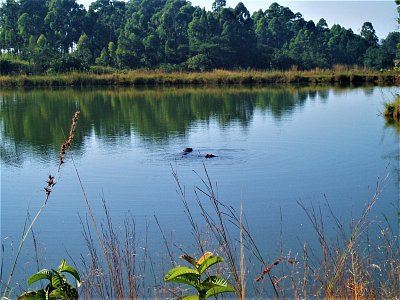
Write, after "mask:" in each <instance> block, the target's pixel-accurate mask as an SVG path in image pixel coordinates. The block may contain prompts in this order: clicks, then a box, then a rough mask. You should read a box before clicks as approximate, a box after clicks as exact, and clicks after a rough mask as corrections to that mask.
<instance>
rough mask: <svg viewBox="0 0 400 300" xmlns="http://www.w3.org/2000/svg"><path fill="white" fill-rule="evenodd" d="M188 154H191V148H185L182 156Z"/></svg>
mask: <svg viewBox="0 0 400 300" xmlns="http://www.w3.org/2000/svg"><path fill="white" fill-rule="evenodd" d="M190 152H193V148H189V147H187V148H185V149H184V150H183V155H186V154H188V153H190Z"/></svg>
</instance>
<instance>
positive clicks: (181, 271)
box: [164, 267, 200, 282]
mask: <svg viewBox="0 0 400 300" xmlns="http://www.w3.org/2000/svg"><path fill="white" fill-rule="evenodd" d="M186 274H193V275H196V276H197V277H200V274H199V272H198V271H197V270H194V269H191V268H188V267H175V268H173V269H171V270H169V271H168V273H167V274H166V275H165V277H164V280H165V281H167V282H169V281H172V280H173V279H174V278H176V277H178V276H182V275H186Z"/></svg>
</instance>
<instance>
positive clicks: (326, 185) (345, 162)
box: [0, 86, 399, 290]
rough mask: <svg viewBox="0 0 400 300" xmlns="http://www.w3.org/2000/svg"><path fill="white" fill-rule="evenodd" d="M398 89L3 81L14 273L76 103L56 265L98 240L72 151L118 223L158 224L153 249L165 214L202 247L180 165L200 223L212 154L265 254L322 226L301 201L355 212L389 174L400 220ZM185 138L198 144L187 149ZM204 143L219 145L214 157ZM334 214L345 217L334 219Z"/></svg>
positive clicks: (47, 224)
mask: <svg viewBox="0 0 400 300" xmlns="http://www.w3.org/2000/svg"><path fill="white" fill-rule="evenodd" d="M395 91H396V90H395V88H393V87H288V86H284V87H280V86H276V87H230V88H218V87H215V88H203V87H197V88H151V89H133V88H93V89H53V90H49V89H35V90H2V91H0V109H1V111H0V116H1V117H0V122H1V123H0V124H1V140H2V142H1V238H2V241H3V243H4V247H5V252H4V253H3V255H4V257H3V259H4V262H5V266H4V270H3V274H8V272H9V268H10V262H11V261H12V257H13V255H15V251H16V248H17V245H18V243H19V241H20V237H21V234H22V230H23V225H24V221H25V218H26V214H27V212H28V211H29V214H30V216H31V217H33V215H34V214H35V213H36V211H37V210H38V209H39V207H40V206H41V205H42V203H43V200H44V190H43V187H44V186H45V185H46V183H45V180H46V179H47V177H48V175H49V174H55V173H56V171H57V164H58V153H59V149H60V145H61V144H62V142H63V140H64V136H65V135H67V134H68V132H69V127H70V123H71V118H72V116H73V114H74V112H75V111H76V110H80V117H79V120H78V124H77V127H76V135H75V139H74V143H73V145H72V147H71V150H70V151H69V152H68V153H67V155H66V163H65V164H64V165H62V167H61V171H60V175H59V177H58V178H57V184H56V185H55V187H54V189H53V192H52V194H51V197H50V199H49V201H48V203H47V205H46V207H45V209H44V211H43V213H42V215H41V216H40V217H39V219H38V221H37V223H36V224H35V226H34V233H35V234H36V237H37V240H38V252H39V253H40V255H39V263H40V264H41V265H43V266H45V267H51V266H54V267H55V266H58V263H59V261H60V259H61V258H66V259H67V260H69V257H72V258H74V259H76V262H77V264H78V265H79V260H80V255H83V256H85V255H86V253H87V249H86V247H85V241H84V238H83V236H82V233H81V232H82V227H81V225H80V217H79V216H81V217H83V218H85V217H86V216H87V215H88V212H87V208H86V204H85V200H84V197H83V193H82V191H81V188H80V183H79V180H78V177H77V175H76V171H75V168H74V163H73V161H72V158H73V160H74V162H75V165H76V168H77V171H78V173H79V176H80V178H81V180H82V184H83V186H84V189H85V192H86V194H87V196H88V199H89V201H90V204H91V207H92V210H93V212H94V215H95V216H97V217H98V218H99V219H101V218H104V211H103V207H102V199H105V201H106V203H107V205H108V206H109V211H110V214H111V216H112V218H113V222H114V224H115V225H116V227H119V226H122V224H123V219H124V217H125V216H126V215H127V214H131V215H132V216H133V217H134V218H135V220H136V224H137V231H138V236H139V238H138V240H139V242H140V241H143V240H144V239H145V238H146V237H147V236H148V242H147V244H146V245H147V246H148V248H149V251H151V252H152V253H153V257H154V258H156V257H163V256H164V255H165V253H166V252H167V251H166V248H165V245H164V242H163V239H162V238H161V233H160V230H159V229H158V226H157V225H156V222H155V218H154V216H156V217H157V220H158V222H159V224H160V226H161V228H162V230H163V232H164V234H165V235H166V238H167V239H168V242H169V243H170V248H171V251H173V252H174V253H175V254H176V255H179V254H181V250H180V249H184V250H185V251H188V252H189V253H192V252H193V251H194V250H193V245H194V244H195V241H194V238H193V236H192V232H191V229H190V224H189V222H188V219H187V217H186V215H185V212H184V206H183V204H182V202H181V200H180V197H179V195H178V194H177V188H178V186H177V183H176V182H175V180H174V177H173V175H172V170H175V171H176V172H177V174H178V177H179V180H180V182H181V183H182V185H184V186H185V190H186V199H187V201H188V203H189V205H190V207H191V209H192V212H193V216H194V218H195V219H196V221H197V222H199V224H200V225H202V224H203V223H204V222H203V219H202V217H201V214H200V211H199V209H198V207H197V205H196V196H195V193H194V189H195V187H200V188H204V185H203V183H202V179H206V175H205V172H204V168H203V164H204V166H205V167H206V169H207V172H208V174H209V176H210V178H211V182H212V183H213V184H215V186H216V187H215V188H216V192H217V195H218V198H219V200H220V201H221V202H223V203H224V204H226V205H231V206H232V207H234V208H235V209H237V210H239V208H240V205H241V203H242V205H243V210H244V214H245V216H246V218H247V222H248V224H249V227H250V229H251V232H252V235H253V238H254V240H255V241H256V242H257V243H258V245H259V247H260V249H261V251H262V253H263V255H264V256H265V258H266V259H267V260H268V259H269V260H273V259H275V258H276V257H277V256H278V255H279V251H280V250H279V243H280V240H281V238H280V237H281V235H282V236H283V241H284V244H285V245H284V246H285V249H293V251H294V252H299V251H300V249H301V247H302V242H301V241H306V240H313V239H315V233H314V232H313V230H312V228H311V225H310V222H309V221H308V219H307V216H306V214H305V213H304V211H303V210H302V209H301V208H300V206H299V205H298V203H297V202H298V201H300V202H302V203H304V204H305V205H307V206H309V205H316V207H318V205H321V207H322V210H324V209H326V203H327V202H326V201H328V203H329V204H330V206H331V208H332V210H333V212H334V213H335V215H336V216H338V218H340V219H341V220H342V221H343V222H345V223H346V222H348V221H349V220H351V218H353V217H354V216H358V215H359V214H360V213H361V211H362V209H363V208H364V207H365V205H366V203H367V202H368V201H369V200H370V199H371V197H372V195H373V194H374V192H375V187H376V184H377V178H378V177H379V178H386V177H387V179H385V181H384V183H383V186H384V189H383V192H382V194H381V195H380V198H379V200H378V202H377V203H376V205H375V207H374V208H373V211H372V215H373V216H382V215H385V216H386V217H387V219H388V222H389V223H391V224H392V225H396V224H397V223H396V222H397V216H396V212H395V207H398V204H399V181H398V180H399V179H398V172H399V171H398V170H399V168H398V157H399V154H398V152H399V136H398V133H396V131H395V130H394V129H393V128H391V127H388V126H386V125H385V121H384V118H383V117H382V116H381V115H380V112H381V111H382V110H383V103H384V102H386V101H391V100H392V98H393V93H394V92H395ZM186 147H192V148H193V152H192V153H189V154H188V155H183V153H182V150H183V149H185V148H186ZM207 153H212V154H214V155H216V156H217V157H215V158H212V159H205V158H204V156H205V155H206V154H207ZM200 194H201V193H200ZM200 197H201V195H200ZM326 199H327V200H326ZM204 205H205V206H206V208H208V207H209V206H210V204H207V202H205V204H204ZM326 223H327V224H326V225H327V228H333V227H334V224H333V220H332V219H329V218H328V219H327V221H326ZM395 227H396V226H395ZM395 227H394V228H395ZM146 228H147V229H146ZM281 231H282V233H281ZM210 250H213V249H210ZM21 255H22V258H21V259H20V261H19V264H18V267H17V271H16V272H17V274H16V276H15V278H14V281H15V283H14V286H18V285H21V286H22V287H23V286H24V283H23V282H24V281H25V280H26V278H27V276H28V274H31V273H32V270H34V269H35V267H36V263H35V260H36V259H35V257H34V251H33V246H32V241H31V238H29V239H28V242H27V244H26V245H25V246H24V249H23V251H22V254H21ZM3 276H4V275H3ZM160 278H162V274H161V276H160ZM17 290H18V289H17Z"/></svg>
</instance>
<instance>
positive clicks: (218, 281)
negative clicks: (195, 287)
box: [201, 276, 228, 287]
mask: <svg viewBox="0 0 400 300" xmlns="http://www.w3.org/2000/svg"><path fill="white" fill-rule="evenodd" d="M201 284H202V285H205V286H206V285H207V286H209V287H215V286H228V281H227V280H226V279H225V278H224V277H222V276H209V277H207V278H206V279H205V280H204V281H203V282H202V283H201Z"/></svg>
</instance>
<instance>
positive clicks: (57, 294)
mask: <svg viewBox="0 0 400 300" xmlns="http://www.w3.org/2000/svg"><path fill="white" fill-rule="evenodd" d="M49 296H50V298H54V299H69V297H68V295H67V293H65V292H64V291H63V289H62V288H61V287H59V288H57V289H55V290H52V291H51V293H50V295H49Z"/></svg>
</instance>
